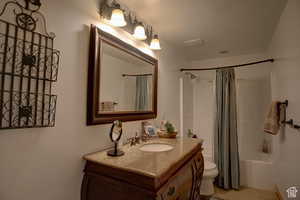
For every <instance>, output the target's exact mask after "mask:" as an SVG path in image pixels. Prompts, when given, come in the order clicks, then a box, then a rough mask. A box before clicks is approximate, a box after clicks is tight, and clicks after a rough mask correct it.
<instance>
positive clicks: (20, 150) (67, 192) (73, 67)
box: [0, 0, 182, 200]
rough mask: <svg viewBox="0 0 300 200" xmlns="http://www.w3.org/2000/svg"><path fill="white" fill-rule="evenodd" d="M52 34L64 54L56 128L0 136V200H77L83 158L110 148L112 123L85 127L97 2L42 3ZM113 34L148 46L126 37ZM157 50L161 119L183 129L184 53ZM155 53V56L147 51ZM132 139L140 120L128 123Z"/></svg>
mask: <svg viewBox="0 0 300 200" xmlns="http://www.w3.org/2000/svg"><path fill="white" fill-rule="evenodd" d="M42 3H43V10H42V12H43V13H45V16H46V18H47V22H48V30H50V31H53V32H55V33H56V35H57V37H56V40H55V47H56V48H57V49H59V50H61V63H60V69H59V79H58V82H57V83H56V85H55V90H54V93H56V94H58V105H57V115H56V126H55V128H42V129H19V130H2V131H1V132H0V199H1V200H20V199H23V200H79V199H80V185H81V179H82V170H83V167H84V161H83V160H82V159H81V158H82V155H84V154H86V153H89V152H93V151H97V150H101V149H104V148H106V147H109V146H110V145H111V143H110V142H109V138H108V131H109V127H110V126H109V125H99V126H91V127H87V126H86V125H85V123H86V92H87V90H86V89H87V62H88V44H89V26H90V24H92V23H94V24H99V16H98V14H97V6H98V4H97V3H95V2H94V1H82V0H51V1H43V2H42ZM113 32H114V34H116V35H121V36H122V38H123V39H124V40H126V41H128V42H130V43H132V44H134V45H135V46H137V47H140V48H144V47H143V45H142V44H141V43H139V42H135V41H133V40H132V38H131V37H130V36H129V35H128V34H124V33H122V31H120V30H113ZM162 46H163V50H162V51H161V52H159V54H158V58H159V88H158V89H159V99H158V102H159V118H162V115H164V117H165V118H167V119H170V120H172V121H173V122H174V123H175V124H176V126H177V127H178V125H179V75H180V74H179V72H178V69H177V66H180V65H181V62H182V60H181V59H180V55H178V54H176V52H175V50H174V49H173V48H172V47H170V46H168V45H167V44H165V43H163V44H162ZM149 53H151V52H149ZM124 126H125V131H124V132H125V133H126V135H127V136H128V135H129V134H133V133H134V132H135V131H137V130H139V129H140V123H139V122H131V123H125V124H124Z"/></svg>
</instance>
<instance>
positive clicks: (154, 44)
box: [150, 35, 161, 50]
mask: <svg viewBox="0 0 300 200" xmlns="http://www.w3.org/2000/svg"><path fill="white" fill-rule="evenodd" d="M150 49H152V50H161V47H160V42H159V39H158V35H154V37H153V38H152V40H151V44H150Z"/></svg>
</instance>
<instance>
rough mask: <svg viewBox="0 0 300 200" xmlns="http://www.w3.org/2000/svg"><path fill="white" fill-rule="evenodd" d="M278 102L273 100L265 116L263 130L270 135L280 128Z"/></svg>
mask: <svg viewBox="0 0 300 200" xmlns="http://www.w3.org/2000/svg"><path fill="white" fill-rule="evenodd" d="M280 105H281V104H280V102H279V101H273V102H272V104H271V106H270V109H269V112H268V115H267V118H266V120H265V123H264V131H265V132H266V133H270V134H272V135H277V133H278V131H279V129H280Z"/></svg>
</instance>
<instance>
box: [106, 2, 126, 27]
mask: <svg viewBox="0 0 300 200" xmlns="http://www.w3.org/2000/svg"><path fill="white" fill-rule="evenodd" d="M110 23H111V24H112V25H113V26H116V27H123V26H126V25H127V23H126V21H125V17H124V12H123V10H121V9H120V5H119V4H117V5H116V8H115V9H113V11H112V13H111V18H110Z"/></svg>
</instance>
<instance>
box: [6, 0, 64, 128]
mask: <svg viewBox="0 0 300 200" xmlns="http://www.w3.org/2000/svg"><path fill="white" fill-rule="evenodd" d="M40 7H41V2H40V0H6V1H5V0H4V1H3V0H2V1H0V129H12V128H34V127H52V126H54V125H55V110H56V99H57V96H56V95H52V93H51V91H52V84H53V82H56V81H57V73H58V65H59V56H60V53H59V51H58V50H55V49H53V42H54V38H55V35H54V34H53V33H48V32H47V29H46V21H45V18H44V16H43V15H42V14H41V13H40V12H39V9H40Z"/></svg>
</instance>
